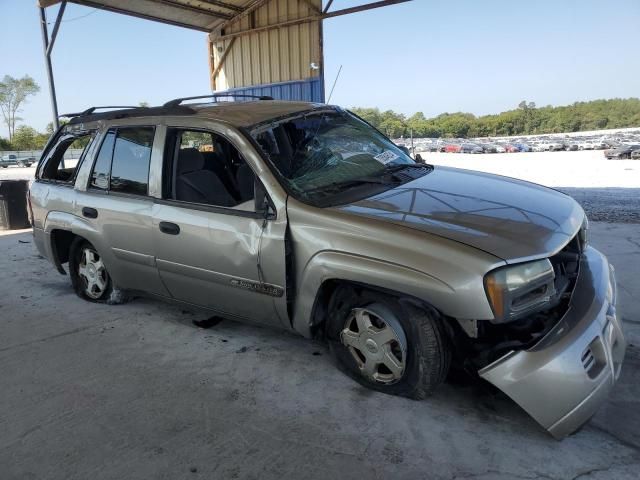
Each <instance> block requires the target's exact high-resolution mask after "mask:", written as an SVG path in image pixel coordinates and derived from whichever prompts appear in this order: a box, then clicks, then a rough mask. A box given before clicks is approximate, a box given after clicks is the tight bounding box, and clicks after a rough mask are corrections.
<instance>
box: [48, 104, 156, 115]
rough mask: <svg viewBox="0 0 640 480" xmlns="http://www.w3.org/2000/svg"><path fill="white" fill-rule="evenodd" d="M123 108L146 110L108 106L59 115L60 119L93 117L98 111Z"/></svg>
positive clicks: (123, 106) (133, 106)
mask: <svg viewBox="0 0 640 480" xmlns="http://www.w3.org/2000/svg"><path fill="white" fill-rule="evenodd" d="M122 108H144V107H140V106H135V105H106V106H104V107H90V108H87V109H86V110H83V111H82V112H77V113H63V114H62V115H58V117H59V118H62V117H67V118H71V117H82V116H84V115H91V114H92V113H93V112H95V111H96V110H105V109H111V110H116V109H122Z"/></svg>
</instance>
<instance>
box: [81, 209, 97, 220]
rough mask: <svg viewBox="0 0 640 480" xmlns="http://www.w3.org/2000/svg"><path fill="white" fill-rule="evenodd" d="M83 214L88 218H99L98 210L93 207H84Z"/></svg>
mask: <svg viewBox="0 0 640 480" xmlns="http://www.w3.org/2000/svg"><path fill="white" fill-rule="evenodd" d="M82 215H83V216H85V217H87V218H98V210H96V209H95V208H91V207H82Z"/></svg>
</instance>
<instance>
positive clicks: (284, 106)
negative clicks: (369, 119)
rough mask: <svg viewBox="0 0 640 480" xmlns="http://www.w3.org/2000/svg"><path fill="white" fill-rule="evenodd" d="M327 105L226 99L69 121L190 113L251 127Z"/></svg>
mask: <svg viewBox="0 0 640 480" xmlns="http://www.w3.org/2000/svg"><path fill="white" fill-rule="evenodd" d="M326 108H335V107H331V106H329V105H326V104H324V103H311V102H296V101H284V100H256V101H241V102H235V101H223V102H217V103H204V104H203V103H200V104H186V105H177V106H163V107H137V108H127V109H118V110H110V111H107V112H101V113H90V114H88V115H82V114H79V115H77V116H74V117H73V118H72V119H71V120H70V121H69V125H73V124H79V123H83V124H84V123H90V122H97V121H100V120H116V119H122V118H148V117H158V118H159V117H174V116H188V117H190V118H193V117H195V118H202V119H204V120H217V121H222V122H226V123H229V124H231V125H234V126H236V127H249V126H252V125H256V124H259V123H263V122H266V121H268V120H271V119H276V118H280V117H286V116H288V115H292V114H295V113H299V112H305V111H310V110H317V109H326Z"/></svg>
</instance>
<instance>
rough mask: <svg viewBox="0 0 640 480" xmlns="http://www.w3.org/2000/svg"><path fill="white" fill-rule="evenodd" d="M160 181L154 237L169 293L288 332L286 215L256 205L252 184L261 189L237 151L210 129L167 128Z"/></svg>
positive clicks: (160, 269)
mask: <svg viewBox="0 0 640 480" xmlns="http://www.w3.org/2000/svg"><path fill="white" fill-rule="evenodd" d="M164 178H165V182H164V188H163V190H164V191H163V195H162V199H160V200H158V201H157V203H158V204H157V206H156V209H155V211H154V219H153V232H154V238H155V248H156V256H157V258H156V261H157V265H158V270H159V271H160V275H161V278H162V280H163V282H164V284H165V285H166V286H167V288H168V289H169V291H170V292H171V294H172V296H173V297H175V298H176V299H178V300H181V301H184V302H188V303H192V304H196V305H201V306H204V307H208V308H211V309H213V310H216V311H218V312H220V313H222V314H224V315H229V316H236V317H241V318H244V319H249V320H253V321H256V322H258V323H264V324H272V325H277V326H283V324H284V325H286V326H287V327H288V326H289V324H288V320H286V319H281V318H280V316H279V314H278V312H282V311H286V295H285V245H284V237H285V230H286V218H285V217H286V216H285V215H282V218H276V217H275V215H274V214H268V213H267V212H266V210H262V209H261V208H260V201H258V202H256V201H255V199H256V190H255V187H256V186H257V187H258V198H264V197H263V195H262V193H261V192H262V191H263V189H262V188H261V184H260V183H259V182H257V183H256V176H255V175H254V173H253V170H252V169H251V168H250V166H249V165H248V164H247V163H246V162H245V160H244V158H243V156H242V155H241V154H240V152H239V150H238V149H237V148H236V147H235V146H234V145H233V144H232V143H231V142H230V141H229V140H227V139H226V138H225V137H224V136H222V135H220V134H217V133H214V132H207V131H202V130H196V129H188V128H169V129H168V131H167V141H166V146H165V158H164ZM256 204H258V208H256ZM260 210H262V211H260Z"/></svg>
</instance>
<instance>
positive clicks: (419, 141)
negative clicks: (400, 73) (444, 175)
mask: <svg viewBox="0 0 640 480" xmlns="http://www.w3.org/2000/svg"><path fill="white" fill-rule="evenodd" d="M395 142H396V143H397V144H398V145H403V146H406V147H413V149H414V150H415V152H443V153H472V154H477V153H517V152H560V151H578V150H604V151H605V156H606V157H607V158H640V153H634V152H636V151H637V150H639V149H640V130H637V131H630V132H624V133H616V134H598V135H593V134H592V135H580V136H569V135H562V136H561V135H557V136H546V135H544V136H543V135H541V136H528V137H501V138H490V137H489V138H486V137H485V138H416V139H413V140H412V141H411V140H409V139H406V138H401V139H397V140H396V141H395Z"/></svg>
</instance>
